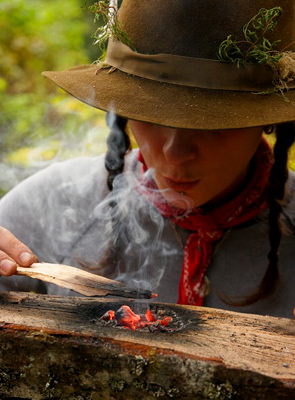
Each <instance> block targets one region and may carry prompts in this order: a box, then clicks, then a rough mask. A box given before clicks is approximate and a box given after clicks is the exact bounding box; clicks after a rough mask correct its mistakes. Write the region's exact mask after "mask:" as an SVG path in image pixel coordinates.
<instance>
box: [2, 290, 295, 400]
mask: <svg viewBox="0 0 295 400" xmlns="http://www.w3.org/2000/svg"><path fill="white" fill-rule="evenodd" d="M122 304H123V303H122V300H115V299H113V300H112V301H111V302H110V301H109V300H108V299H103V298H102V299H97V298H91V297H88V298H78V297H76V298H72V297H71V298H65V297H57V296H47V295H36V294H26V293H17V292H16V293H12V292H11V293H2V294H0V315H1V317H0V320H1V321H2V322H1V324H0V326H1V329H0V362H1V370H2V372H3V373H4V372H5V373H7V374H9V373H10V372H9V371H14V373H15V374H17V373H18V375H17V376H16V377H15V382H16V383H15V386H13V385H12V386H11V387H14V388H13V389H9V390H10V391H9V392H8V394H9V395H10V396H12V395H13V396H16V395H17V393H18V392H17V390H18V389H17V387H21V388H22V390H23V393H30V391H31V392H32V393H34V396H35V397H34V396H33V397H32V398H33V399H38V395H39V394H40V393H41V394H40V396H41V397H40V398H42V396H43V398H45V394H46V396H49V395H48V393H47V392H46V391H44V390H45V389H44V387H45V386H46V382H45V381H46V379H48V376H49V375H50V371H53V370H54V371H56V372H55V375H54V376H55V381H56V383H55V384H53V383H52V393H51V394H52V395H53V394H56V393H58V390H60V391H61V393H62V394H63V396H64V397H61V398H71V397H70V394H69V395H68V391H69V393H70V383H71V385H72V386H73V387H74V388H75V389H74V390H75V395H80V396H84V397H85V398H86V394H87V395H90V394H92V398H93V399H95V398H96V397H95V395H94V394H95V393H100V397H97V398H99V399H126V398H128V399H138V398H139V396H140V397H141V398H142V399H148V400H151V399H153V398H155V397H160V398H161V397H162V398H163V399H169V398H174V399H192V398H194V399H207V398H208V399H209V398H210V399H215V398H216V399H220V398H222V399H249V400H250V399H251V400H252V399H272V400H273V399H295V321H293V320H291V319H284V318H274V317H265V316H259V315H250V314H240V313H234V312H229V311H223V310H217V309H209V308H202V307H188V306H178V305H172V304H161V303H151V304H150V307H152V308H154V307H157V308H159V307H160V308H163V309H166V310H172V311H173V312H174V313H175V315H177V316H178V317H180V318H182V320H183V321H184V325H185V327H184V329H182V330H181V331H177V332H174V333H165V332H156V333H150V332H144V331H136V332H133V331H129V330H127V329H124V328H116V327H110V326H103V325H102V324H101V323H100V316H101V315H103V314H104V313H105V312H106V310H109V309H114V310H116V309H118V308H119V307H120V306H121V305H122ZM124 304H127V305H129V306H130V307H131V308H133V309H135V310H136V309H138V308H140V307H143V308H146V307H147V306H148V304H149V303H148V302H147V301H144V300H132V301H131V300H126V301H124ZM7 349H9V351H8V350H7ZM39 354H40V355H39ZM30 357H33V358H34V362H29V358H30ZM26 365H27V369H26V378H21V371H23V370H24V368H25V366H26ZM71 369H72V371H75V373H74V377H73V376H72V375H71V374H70V373H69V372H68V371H70V370H71ZM7 371H8V372H7ZM17 371H18V372H17ZM37 371H39V372H38V374H39V375H36V377H35V375H34V374H37ZM30 373H31V374H30ZM48 374H49V375H48ZM37 378H38V379H37ZM40 382H42V385H43V386H42V385H41V386H40ZM1 385H2V386H1ZM18 385H20V386H18ZM38 385H39V386H38ZM72 386H71V387H72ZM5 387H6V386H5V383H2V384H1V374H0V394H1V388H5ZM42 387H43V389H44V390H43V389H42ZM32 388H33V389H32ZM41 389H42V390H43V392H42V390H41ZM55 391H56V392H55ZM45 392H46V393H45ZM36 393H39V394H38V395H37V394H36ZM44 393H45V394H44ZM157 393H158V394H157ZM161 393H162V396H160V394H161ZM72 394H73V393H72ZM67 395H68V396H69V397H67ZM210 396H211V397H210ZM214 396H215V397H214ZM218 396H219V397H218ZM24 397H25V396H24Z"/></svg>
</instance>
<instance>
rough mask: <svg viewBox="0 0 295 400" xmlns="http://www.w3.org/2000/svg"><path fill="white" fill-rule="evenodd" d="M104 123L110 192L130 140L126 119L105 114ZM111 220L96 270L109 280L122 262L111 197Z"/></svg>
mask: <svg viewBox="0 0 295 400" xmlns="http://www.w3.org/2000/svg"><path fill="white" fill-rule="evenodd" d="M106 122H107V125H108V127H109V128H110V133H109V136H108V138H107V147H108V149H107V153H106V155H105V168H106V170H107V171H108V177H107V185H108V188H109V190H110V191H112V190H113V183H114V179H115V178H116V176H118V175H120V174H121V173H122V172H123V169H124V157H125V155H126V153H127V152H128V150H130V149H131V145H130V139H129V136H128V135H127V133H126V131H125V128H126V124H127V119H125V118H122V117H119V116H118V115H116V114H114V113H110V112H109V113H107V116H106ZM109 205H110V208H111V215H112V216H111V218H112V237H111V238H110V242H109V244H108V247H107V249H106V250H105V252H104V255H103V256H102V258H101V260H100V261H99V265H98V266H97V269H98V270H99V272H100V273H101V274H102V275H104V276H107V277H109V278H115V277H116V273H117V268H118V265H119V264H120V263H121V262H122V260H121V259H120V258H121V251H120V244H119V243H118V242H117V237H116V233H115V232H117V231H118V226H117V225H118V223H119V221H118V220H117V218H116V216H115V213H116V212H115V209H116V205H117V201H116V200H115V198H114V197H111V199H110V201H109Z"/></svg>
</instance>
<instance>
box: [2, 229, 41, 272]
mask: <svg viewBox="0 0 295 400" xmlns="http://www.w3.org/2000/svg"><path fill="white" fill-rule="evenodd" d="M34 262H38V258H37V257H36V256H35V255H34V254H33V253H32V251H31V250H30V249H29V248H28V247H27V246H26V245H24V244H23V243H22V242H21V241H19V240H18V239H17V238H16V237H15V236H14V235H13V234H12V233H11V232H9V231H8V230H7V229H5V228H3V227H2V226H0V275H4V276H10V275H13V274H14V273H15V271H16V268H17V264H19V265H21V266H22V267H29V266H30V265H31V264H33V263H34Z"/></svg>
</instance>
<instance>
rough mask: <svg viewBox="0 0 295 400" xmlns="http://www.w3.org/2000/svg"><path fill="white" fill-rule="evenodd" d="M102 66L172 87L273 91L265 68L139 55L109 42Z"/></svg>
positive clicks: (270, 78)
mask: <svg viewBox="0 0 295 400" xmlns="http://www.w3.org/2000/svg"><path fill="white" fill-rule="evenodd" d="M105 62H106V63H107V64H109V65H111V66H113V67H115V68H117V69H119V70H120V71H122V72H126V73H128V74H131V75H135V76H139V77H142V78H146V79H151V80H154V81H158V82H165V83H171V84H175V85H182V86H191V87H197V88H204V89H218V90H238V91H245V92H262V91H267V90H273V89H274V84H273V71H272V69H271V67H269V66H268V65H261V64H248V65H240V66H239V67H238V66H237V65H236V64H235V63H226V62H222V61H218V60H210V59H204V58H193V57H184V56H176V55H171V54H155V55H149V54H140V53H137V52H135V51H133V50H131V49H130V48H129V47H128V46H126V45H125V44H123V43H121V42H119V41H116V40H114V41H113V40H109V44H108V51H107V56H106V60H105Z"/></svg>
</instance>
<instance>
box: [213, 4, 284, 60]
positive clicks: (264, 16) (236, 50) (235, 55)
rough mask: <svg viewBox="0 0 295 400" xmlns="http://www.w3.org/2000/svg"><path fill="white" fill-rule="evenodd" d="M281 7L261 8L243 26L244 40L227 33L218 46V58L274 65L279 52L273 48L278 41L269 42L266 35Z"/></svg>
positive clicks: (274, 23) (275, 22)
mask: <svg viewBox="0 0 295 400" xmlns="http://www.w3.org/2000/svg"><path fill="white" fill-rule="evenodd" d="M281 15H282V9H281V7H274V8H272V9H270V10H267V9H265V8H262V9H261V10H260V11H259V12H258V14H256V15H255V16H254V17H253V18H252V19H251V20H250V21H249V22H248V23H247V24H246V25H245V26H244V28H243V34H244V38H245V40H237V39H236V38H234V37H233V36H232V35H229V36H228V37H227V38H226V40H224V41H223V42H222V43H221V44H220V47H219V51H218V58H219V60H221V61H226V62H234V63H237V64H238V66H239V65H245V64H268V65H276V64H277V63H278V62H279V60H280V58H281V54H280V53H279V52H278V51H276V50H275V47H276V46H277V44H278V43H279V42H280V40H277V41H275V42H270V41H269V40H268V39H267V38H266V37H265V35H266V33H267V32H268V31H273V30H274V28H275V27H276V25H277V22H278V19H279V17H280V16H281Z"/></svg>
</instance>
